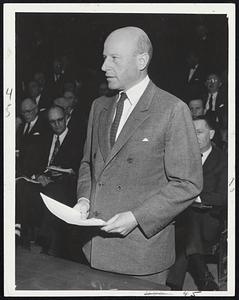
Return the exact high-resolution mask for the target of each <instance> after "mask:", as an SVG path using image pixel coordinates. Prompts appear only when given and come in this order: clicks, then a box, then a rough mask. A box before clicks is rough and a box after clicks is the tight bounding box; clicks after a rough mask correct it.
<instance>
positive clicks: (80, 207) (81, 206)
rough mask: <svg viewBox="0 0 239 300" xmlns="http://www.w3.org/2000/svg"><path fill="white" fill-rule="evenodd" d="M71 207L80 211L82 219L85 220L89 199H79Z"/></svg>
mask: <svg viewBox="0 0 239 300" xmlns="http://www.w3.org/2000/svg"><path fill="white" fill-rule="evenodd" d="M73 208H74V209H75V210H77V211H78V212H80V214H81V219H82V220H86V219H87V218H88V216H89V209H90V204H89V201H87V200H86V199H81V200H79V201H78V203H77V204H76V205H75V206H74V207H73Z"/></svg>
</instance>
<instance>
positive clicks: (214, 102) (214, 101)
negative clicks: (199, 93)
mask: <svg viewBox="0 0 239 300" xmlns="http://www.w3.org/2000/svg"><path fill="white" fill-rule="evenodd" d="M217 94H218V92H215V93H213V94H208V98H207V103H206V107H205V108H206V111H208V110H209V100H210V98H211V95H212V111H215V110H216V100H217Z"/></svg>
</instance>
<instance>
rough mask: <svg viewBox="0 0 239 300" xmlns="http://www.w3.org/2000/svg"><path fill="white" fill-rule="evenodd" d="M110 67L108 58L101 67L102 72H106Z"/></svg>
mask: <svg viewBox="0 0 239 300" xmlns="http://www.w3.org/2000/svg"><path fill="white" fill-rule="evenodd" d="M108 66H109V63H108V58H107V57H106V58H105V60H104V62H103V64H102V67H101V70H102V71H104V72H106V70H107V68H108Z"/></svg>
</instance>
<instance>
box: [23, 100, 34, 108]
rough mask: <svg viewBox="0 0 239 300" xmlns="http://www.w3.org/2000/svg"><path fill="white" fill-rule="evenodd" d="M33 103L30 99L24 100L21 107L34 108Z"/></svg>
mask: <svg viewBox="0 0 239 300" xmlns="http://www.w3.org/2000/svg"><path fill="white" fill-rule="evenodd" d="M34 107H35V104H34V103H33V102H32V101H30V100H29V101H24V102H23V103H22V105H21V108H22V109H26V108H34Z"/></svg>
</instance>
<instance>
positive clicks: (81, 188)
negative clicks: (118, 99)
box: [77, 102, 94, 199]
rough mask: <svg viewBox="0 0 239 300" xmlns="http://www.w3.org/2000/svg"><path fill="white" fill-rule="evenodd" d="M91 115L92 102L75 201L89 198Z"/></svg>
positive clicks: (92, 112) (92, 113) (92, 111)
mask: <svg viewBox="0 0 239 300" xmlns="http://www.w3.org/2000/svg"><path fill="white" fill-rule="evenodd" d="M93 115H94V102H93V104H92V107H91V111H90V115H89V120H88V128H87V136H86V142H85V146H84V155H83V158H82V161H81V165H80V169H79V174H78V183H77V199H79V198H81V197H85V198H87V199H89V198H90V191H91V168H90V155H91V147H92V144H91V140H92V130H93Z"/></svg>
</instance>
